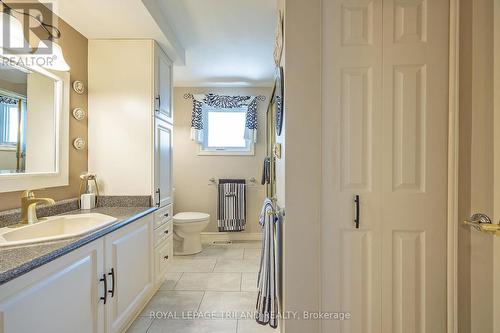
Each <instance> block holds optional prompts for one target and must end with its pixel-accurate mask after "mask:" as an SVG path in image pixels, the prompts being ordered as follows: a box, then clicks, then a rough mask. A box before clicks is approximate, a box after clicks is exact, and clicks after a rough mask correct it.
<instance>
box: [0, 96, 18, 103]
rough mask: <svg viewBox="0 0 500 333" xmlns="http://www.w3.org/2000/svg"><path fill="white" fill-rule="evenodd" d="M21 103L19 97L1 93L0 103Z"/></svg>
mask: <svg viewBox="0 0 500 333" xmlns="http://www.w3.org/2000/svg"><path fill="white" fill-rule="evenodd" d="M17 103H19V99H18V98H13V97H10V96H5V95H0V104H4V105H17Z"/></svg>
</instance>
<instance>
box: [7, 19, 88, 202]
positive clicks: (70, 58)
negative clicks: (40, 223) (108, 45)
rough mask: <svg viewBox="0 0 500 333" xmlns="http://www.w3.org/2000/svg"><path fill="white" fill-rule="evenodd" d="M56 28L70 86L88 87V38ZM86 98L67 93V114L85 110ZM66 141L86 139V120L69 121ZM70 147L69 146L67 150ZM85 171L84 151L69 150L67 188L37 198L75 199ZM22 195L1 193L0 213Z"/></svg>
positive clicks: (60, 23)
mask: <svg viewBox="0 0 500 333" xmlns="http://www.w3.org/2000/svg"><path fill="white" fill-rule="evenodd" d="M58 27H59V29H60V30H61V34H62V37H61V39H59V40H58V43H59V44H60V45H61V47H62V49H63V52H64V58H65V59H66V62H67V63H68V64H69V65H70V67H71V72H70V74H71V82H73V81H75V80H80V81H83V82H84V84H85V86H86V85H87V44H88V41H87V38H85V37H84V36H83V35H82V34H80V33H79V32H78V31H76V30H75V29H73V28H72V27H71V26H70V25H68V24H67V23H66V22H64V21H63V20H61V19H59V20H58ZM87 106H88V104H87V94H86V93H85V94H83V95H78V94H77V93H75V92H74V91H73V90H71V92H70V110H71V109H73V108H75V107H81V108H83V109H84V110H87ZM69 118H70V119H69V140H70V142H72V141H73V140H74V139H75V138H76V137H83V138H85V139H87V120H83V121H77V120H75V119H74V118H73V117H69ZM70 147H72V146H70ZM86 170H87V150H83V151H77V150H75V149H73V148H70V151H69V186H64V187H55V188H49V189H47V190H43V191H37V192H36V193H37V195H39V196H48V197H51V198H54V199H55V200H62V199H67V198H73V197H77V196H78V186H79V175H80V173H82V172H84V171H86ZM20 196H21V192H11V193H0V210H5V209H10V208H16V207H19V206H20Z"/></svg>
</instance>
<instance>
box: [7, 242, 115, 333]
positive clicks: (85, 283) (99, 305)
mask: <svg viewBox="0 0 500 333" xmlns="http://www.w3.org/2000/svg"><path fill="white" fill-rule="evenodd" d="M102 258H103V242H102V240H97V241H94V242H92V243H90V244H88V245H86V246H84V247H82V248H80V249H78V250H76V251H75V252H73V253H70V254H67V255H65V256H63V257H61V258H59V259H57V260H56V261H54V262H51V263H49V264H47V265H45V266H43V267H40V268H38V269H36V270H35V271H32V272H30V273H29V274H26V275H24V276H21V277H19V278H16V279H15V280H13V281H11V282H9V283H7V284H4V285H2V286H1V287H0V332H3V333H19V332H38V333H53V332H73V333H80V332H81V333H89V332H95V333H98V332H104V304H103V301H102V300H100V297H102V296H103V295H104V294H106V293H107V290H105V289H104V282H103V281H100V278H102V277H103V260H102Z"/></svg>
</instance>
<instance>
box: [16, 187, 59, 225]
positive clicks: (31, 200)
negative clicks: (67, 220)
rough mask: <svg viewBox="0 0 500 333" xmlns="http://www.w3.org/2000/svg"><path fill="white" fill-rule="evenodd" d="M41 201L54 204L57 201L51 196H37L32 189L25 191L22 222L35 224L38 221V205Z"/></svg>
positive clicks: (22, 204)
mask: <svg viewBox="0 0 500 333" xmlns="http://www.w3.org/2000/svg"><path fill="white" fill-rule="evenodd" d="M39 203H46V204H49V205H53V204H55V201H54V200H53V199H51V198H35V193H33V191H31V190H27V191H24V192H23V195H22V197H21V223H23V224H33V223H36V222H38V218H37V217H36V205H37V204H39Z"/></svg>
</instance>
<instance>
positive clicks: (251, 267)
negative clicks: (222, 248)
mask: <svg viewBox="0 0 500 333" xmlns="http://www.w3.org/2000/svg"><path fill="white" fill-rule="evenodd" d="M259 266H260V265H259V261H258V260H255V259H243V260H241V259H217V264H216V265H215V268H214V272H258V271H259Z"/></svg>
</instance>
